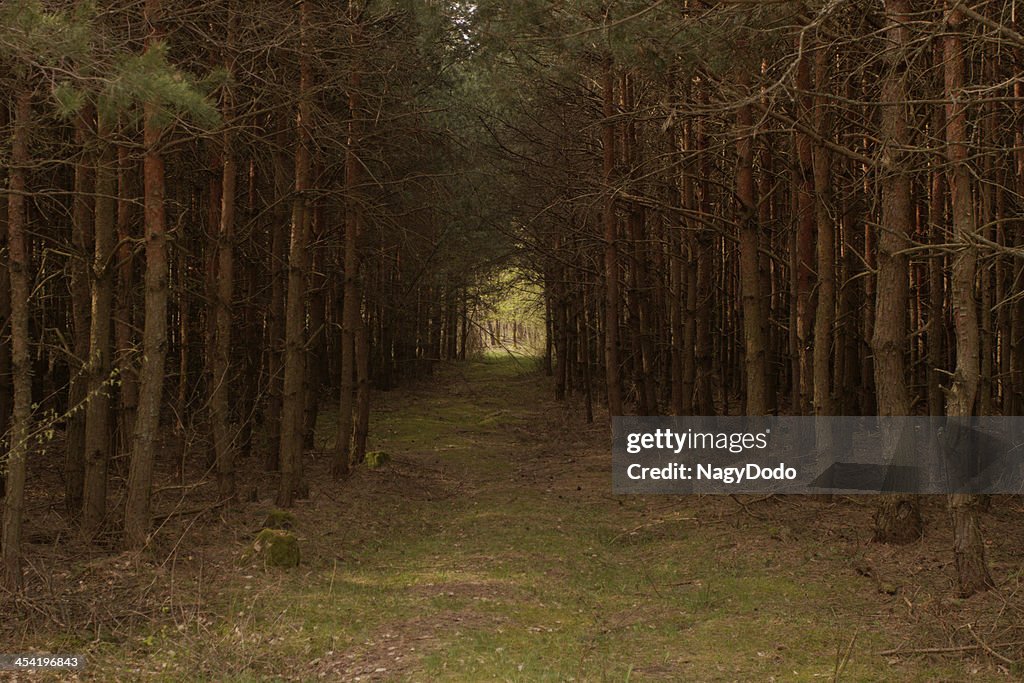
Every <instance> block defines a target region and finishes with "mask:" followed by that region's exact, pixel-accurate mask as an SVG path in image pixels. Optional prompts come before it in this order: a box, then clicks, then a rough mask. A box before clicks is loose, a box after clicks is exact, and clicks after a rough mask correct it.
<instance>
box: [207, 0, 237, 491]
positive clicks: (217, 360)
mask: <svg viewBox="0 0 1024 683" xmlns="http://www.w3.org/2000/svg"><path fill="white" fill-rule="evenodd" d="M226 9H227V14H228V16H227V36H226V40H225V43H226V44H225V50H226V52H227V56H226V59H225V66H226V70H227V73H228V76H229V78H230V76H231V74H232V72H233V69H234V63H233V62H234V56H233V55H232V54H231V50H232V49H233V45H234V34H235V23H236V18H235V17H236V15H235V12H234V8H233V7H232V6H231V2H230V0H228V3H227V8H226ZM233 97H234V94H233V92H232V90H231V86H230V85H229V86H228V87H226V88H225V89H224V103H223V115H224V124H225V126H226V129H225V131H224V134H223V135H224V141H223V144H224V147H223V154H224V161H223V163H224V166H223V176H222V178H223V179H222V181H221V208H220V226H219V230H218V235H217V270H216V275H217V277H216V299H215V300H214V316H215V324H214V347H213V353H212V354H211V359H210V360H211V363H210V370H211V372H210V381H211V383H212V386H211V387H210V417H211V421H212V423H213V424H212V425H211V427H212V430H213V449H214V453H215V458H216V464H217V490H218V494H219V496H220V498H221V500H224V499H229V498H233V497H234V496H235V444H234V439H233V438H232V433H231V429H230V426H229V424H228V416H229V413H230V410H229V404H230V400H231V399H230V395H231V392H230V389H231V362H230V361H231V310H232V309H231V299H232V297H233V295H234V239H235V235H234V232H235V204H236V184H237V178H238V169H237V163H236V155H235V150H234V148H233V145H234V140H233V139H232V138H233V136H232V134H231V126H233V125H234V121H233V120H232V115H233V113H234V101H233Z"/></svg>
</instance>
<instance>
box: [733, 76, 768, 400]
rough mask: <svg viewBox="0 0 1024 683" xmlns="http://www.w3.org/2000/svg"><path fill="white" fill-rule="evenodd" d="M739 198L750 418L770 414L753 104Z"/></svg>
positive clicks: (742, 142)
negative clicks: (762, 300)
mask: <svg viewBox="0 0 1024 683" xmlns="http://www.w3.org/2000/svg"><path fill="white" fill-rule="evenodd" d="M737 79H738V84H739V87H740V95H741V97H747V96H749V92H748V91H749V89H750V76H749V74H748V73H747V71H746V69H744V68H742V67H740V68H739V69H738V70H737ZM736 135H737V137H736V197H737V198H738V200H739V226H740V227H739V231H740V234H739V242H740V263H739V268H740V273H739V275H740V292H741V299H742V306H743V364H744V368H745V371H746V377H745V383H746V407H745V412H746V414H747V415H766V414H767V413H768V393H767V391H768V385H767V382H766V379H765V353H766V350H765V340H764V329H765V325H764V322H763V321H762V320H761V313H762V307H761V272H760V266H759V263H758V261H759V258H760V257H759V254H758V249H759V248H760V244H759V242H760V239H759V235H758V232H759V226H758V221H757V215H758V214H757V190H756V187H757V186H756V184H755V183H754V118H753V113H752V111H751V106H750V104H747V103H744V104H743V105H741V106H740V108H739V109H738V110H737V112H736Z"/></svg>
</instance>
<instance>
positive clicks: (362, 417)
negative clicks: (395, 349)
mask: <svg viewBox="0 0 1024 683" xmlns="http://www.w3.org/2000/svg"><path fill="white" fill-rule="evenodd" d="M355 344H356V349H355V351H356V425H355V439H354V444H353V451H352V460H353V462H357V463H358V462H363V461H364V460H366V437H367V436H368V435H369V433H370V329H369V325H368V324H367V321H366V319H365V318H363V317H360V319H359V328H358V329H357V330H356V339H355Z"/></svg>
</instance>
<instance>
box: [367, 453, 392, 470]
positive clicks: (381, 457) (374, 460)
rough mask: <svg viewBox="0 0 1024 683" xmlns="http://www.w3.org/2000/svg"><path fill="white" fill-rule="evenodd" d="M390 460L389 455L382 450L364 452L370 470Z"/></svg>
mask: <svg viewBox="0 0 1024 683" xmlns="http://www.w3.org/2000/svg"><path fill="white" fill-rule="evenodd" d="M389 462H391V456H390V455H388V454H387V453H385V452H384V451H370V452H368V453H367V454H366V466H367V467H368V468H370V469H371V470H375V469H378V468H380V467H383V466H384V465H386V464H388V463H389Z"/></svg>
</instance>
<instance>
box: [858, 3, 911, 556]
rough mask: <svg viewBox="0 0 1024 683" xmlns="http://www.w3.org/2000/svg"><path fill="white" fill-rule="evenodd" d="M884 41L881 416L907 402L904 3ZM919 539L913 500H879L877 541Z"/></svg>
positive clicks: (890, 6)
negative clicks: (887, 54)
mask: <svg viewBox="0 0 1024 683" xmlns="http://www.w3.org/2000/svg"><path fill="white" fill-rule="evenodd" d="M885 11H886V18H887V21H888V26H887V29H886V32H887V37H888V40H889V42H890V43H891V54H890V57H889V59H888V64H887V65H886V66H887V71H886V74H885V76H884V79H883V82H882V101H881V104H882V105H883V109H882V130H881V134H882V139H881V143H882V146H883V154H884V158H886V159H887V160H888V163H887V165H886V167H885V168H884V169H882V170H881V173H882V178H881V181H880V182H881V186H882V223H881V226H879V230H878V233H879V234H878V270H877V278H876V283H875V293H876V297H875V320H874V335H873V336H872V338H871V349H872V351H873V352H874V371H875V389H876V392H877V406H878V414H879V415H880V416H884V417H890V416H901V415H907V414H908V413H909V412H910V398H909V394H908V391H907V382H906V368H905V367H904V365H905V364H904V343H905V341H906V311H907V278H908V273H907V257H906V255H905V254H903V253H902V252H903V250H904V249H906V248H907V247H908V246H909V243H908V237H909V235H910V231H911V227H912V215H911V196H910V175H909V173H908V170H907V168H906V160H905V157H906V153H905V152H904V151H903V150H905V149H907V148H908V147H909V136H910V133H909V130H908V126H909V122H908V117H909V114H908V112H907V107H908V105H907V99H908V97H907V77H908V74H907V70H908V65H907V63H906V59H907V57H906V52H907V49H908V44H909V41H910V36H909V29H907V27H906V24H907V21H908V18H909V14H910V2H909V0H886V3H885ZM885 441H886V445H887V451H888V452H887V453H886V458H887V460H889V459H891V458H892V457H894V455H895V452H896V450H895V449H897V448H899V442H900V436H899V435H898V434H889V435H887V436H886V439H885ZM922 533H923V523H922V520H921V513H920V511H919V509H918V504H917V500H916V499H915V498H913V497H910V496H905V495H892V496H884V497H883V499H882V501H881V503H880V505H879V507H878V510H877V511H876V514H875V535H874V537H875V540H876V541H878V542H882V543H911V542H913V541H915V540H917V539H918V538H920V536H921V534H922Z"/></svg>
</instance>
